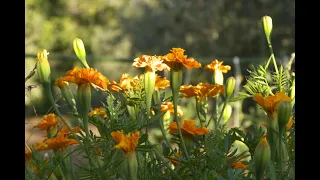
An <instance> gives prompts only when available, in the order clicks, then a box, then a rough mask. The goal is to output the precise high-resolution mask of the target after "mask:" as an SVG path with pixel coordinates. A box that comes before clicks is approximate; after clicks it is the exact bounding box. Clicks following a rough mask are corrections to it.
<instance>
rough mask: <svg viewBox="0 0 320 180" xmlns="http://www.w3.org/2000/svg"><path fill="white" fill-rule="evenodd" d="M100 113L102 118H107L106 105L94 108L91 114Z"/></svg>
mask: <svg viewBox="0 0 320 180" xmlns="http://www.w3.org/2000/svg"><path fill="white" fill-rule="evenodd" d="M93 115H98V116H100V117H101V118H107V117H108V116H107V113H106V110H105V108H104V107H99V108H94V109H93V110H92V111H91V112H90V113H89V116H93Z"/></svg>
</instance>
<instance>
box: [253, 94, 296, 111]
mask: <svg viewBox="0 0 320 180" xmlns="http://www.w3.org/2000/svg"><path fill="white" fill-rule="evenodd" d="M254 100H255V101H256V102H257V103H258V104H259V105H260V106H261V107H262V108H263V109H264V110H265V111H266V113H267V114H268V115H270V116H276V115H277V113H278V105H279V103H280V102H281V101H288V102H291V101H292V99H291V98H290V97H288V96H287V95H286V94H285V92H284V91H282V92H278V93H276V94H275V95H273V96H268V97H266V98H263V97H262V95H261V94H260V93H258V94H256V95H254Z"/></svg>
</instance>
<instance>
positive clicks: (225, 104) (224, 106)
mask: <svg viewBox="0 0 320 180" xmlns="http://www.w3.org/2000/svg"><path fill="white" fill-rule="evenodd" d="M227 101H228V100H227V99H226V100H225V101H224V104H223V107H222V111H221V113H220V116H219V119H218V125H220V120H221V118H222V115H223V112H224V109H225V108H226V106H227Z"/></svg>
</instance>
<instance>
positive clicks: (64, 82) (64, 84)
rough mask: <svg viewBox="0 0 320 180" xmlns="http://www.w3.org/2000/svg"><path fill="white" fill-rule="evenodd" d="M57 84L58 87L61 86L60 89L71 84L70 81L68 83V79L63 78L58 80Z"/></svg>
mask: <svg viewBox="0 0 320 180" xmlns="http://www.w3.org/2000/svg"><path fill="white" fill-rule="evenodd" d="M55 84H56V86H57V87H58V88H60V89H62V88H63V87H65V86H68V85H69V83H68V82H67V81H63V80H62V78H60V79H58V80H56V82H55Z"/></svg>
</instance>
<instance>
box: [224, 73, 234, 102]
mask: <svg viewBox="0 0 320 180" xmlns="http://www.w3.org/2000/svg"><path fill="white" fill-rule="evenodd" d="M235 85H236V79H235V78H234V77H229V78H228V79H227V82H226V98H227V99H229V98H230V97H231V95H232V93H233V90H234V87H235Z"/></svg>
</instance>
